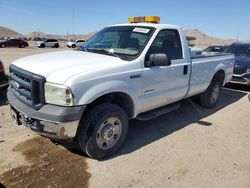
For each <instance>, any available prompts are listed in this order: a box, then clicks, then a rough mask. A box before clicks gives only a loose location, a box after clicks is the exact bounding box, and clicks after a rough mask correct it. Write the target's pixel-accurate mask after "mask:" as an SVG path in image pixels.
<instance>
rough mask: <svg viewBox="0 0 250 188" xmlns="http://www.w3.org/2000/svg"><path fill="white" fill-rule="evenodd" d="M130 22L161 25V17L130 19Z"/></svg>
mask: <svg viewBox="0 0 250 188" xmlns="http://www.w3.org/2000/svg"><path fill="white" fill-rule="evenodd" d="M128 22H129V23H140V22H149V23H159V22H160V17H159V16H143V17H141V16H140V17H129V18H128Z"/></svg>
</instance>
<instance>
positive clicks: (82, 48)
mask: <svg viewBox="0 0 250 188" xmlns="http://www.w3.org/2000/svg"><path fill="white" fill-rule="evenodd" d="M75 50H79V51H84V52H87V51H88V48H85V47H84V46H81V47H79V48H76V49H75Z"/></svg>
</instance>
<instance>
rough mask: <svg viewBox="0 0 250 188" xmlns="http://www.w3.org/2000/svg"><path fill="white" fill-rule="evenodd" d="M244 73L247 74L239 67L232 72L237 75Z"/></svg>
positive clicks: (243, 68)
mask: <svg viewBox="0 0 250 188" xmlns="http://www.w3.org/2000/svg"><path fill="white" fill-rule="evenodd" d="M246 72H247V68H245V67H240V66H235V67H234V71H233V73H234V74H239V75H241V74H244V73H246Z"/></svg>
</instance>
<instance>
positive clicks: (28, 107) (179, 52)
mask: <svg viewBox="0 0 250 188" xmlns="http://www.w3.org/2000/svg"><path fill="white" fill-rule="evenodd" d="M159 20H160V18H159V17H153V16H150V17H140V18H139V19H138V18H137V17H136V18H129V22H130V23H126V24H119V25H113V26H109V27H106V28H104V29H102V30H101V31H99V32H98V33H96V34H95V35H94V36H93V37H92V38H91V39H89V40H88V41H86V43H85V44H84V45H83V46H82V47H81V50H82V51H80V50H79V51H71V50H70V51H59V52H52V53H45V54H40V55H33V56H30V57H25V58H22V59H19V60H16V61H15V62H13V63H12V64H11V65H10V72H11V74H10V75H11V82H13V84H11V87H10V88H9V89H8V93H7V97H8V100H9V103H10V108H11V110H10V111H11V114H12V117H13V119H15V122H16V123H17V124H19V125H20V124H24V125H26V126H27V127H29V128H30V129H32V130H34V131H35V132H37V133H39V134H41V135H44V136H47V137H50V138H52V139H57V140H68V141H69V140H71V141H72V140H74V141H76V143H77V142H78V144H79V146H80V148H81V149H82V150H83V151H84V152H86V154H88V155H89V156H90V157H92V158H95V159H103V158H107V157H109V156H110V155H112V154H114V153H115V152H116V151H117V150H118V149H119V148H120V147H121V146H122V144H123V143H124V141H125V139H126V136H127V133H128V130H129V129H128V127H129V119H135V118H136V119H139V120H149V119H152V118H156V117H158V116H160V115H163V114H166V113H168V112H171V111H174V110H176V109H178V108H179V107H180V104H179V103H178V102H179V101H180V100H182V99H184V98H188V97H191V96H197V95H198V96H197V98H198V99H199V102H200V104H201V105H202V106H204V107H207V108H212V107H214V106H215V105H216V104H217V102H218V101H219V98H220V94H221V86H222V85H224V84H225V83H227V82H228V81H229V80H230V78H231V77H232V74H233V65H234V60H235V58H234V55H233V54H220V55H202V56H197V57H195V58H192V57H191V56H190V49H189V47H188V44H187V41H186V37H185V34H184V31H183V30H182V28H181V27H180V26H175V25H167V24H159V23H158V22H159ZM139 21H140V22H143V23H137V22H139ZM144 22H147V23H144ZM34 65H35V66H34ZM20 78H21V79H20ZM19 86H20V87H21V88H22V89H20V87H19Z"/></svg>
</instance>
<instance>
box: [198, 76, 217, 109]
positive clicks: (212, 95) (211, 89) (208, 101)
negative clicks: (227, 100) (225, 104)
mask: <svg viewBox="0 0 250 188" xmlns="http://www.w3.org/2000/svg"><path fill="white" fill-rule="evenodd" d="M220 94H221V82H219V81H216V80H212V82H211V83H210V85H209V86H208V88H207V90H206V91H205V92H204V93H202V94H201V95H200V104H201V105H202V106H204V107H207V108H212V107H214V106H215V105H216V103H217V102H218V100H219V98H220Z"/></svg>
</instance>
